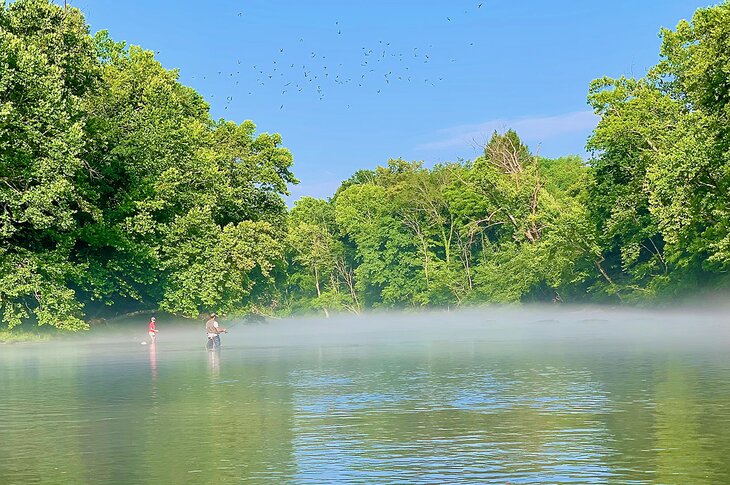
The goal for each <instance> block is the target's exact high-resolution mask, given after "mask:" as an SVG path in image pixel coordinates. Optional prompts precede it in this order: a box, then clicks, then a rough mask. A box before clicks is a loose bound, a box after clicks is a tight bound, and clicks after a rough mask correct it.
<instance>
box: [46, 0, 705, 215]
mask: <svg viewBox="0 0 730 485" xmlns="http://www.w3.org/2000/svg"><path fill="white" fill-rule="evenodd" d="M57 1H58V0H57ZM70 3H71V4H72V5H74V6H76V7H79V8H81V10H82V11H83V12H84V13H85V14H86V18H87V21H88V22H89V24H90V26H91V29H92V31H93V32H96V31H97V30H100V29H107V30H109V31H110V33H111V35H112V37H113V38H114V39H115V40H124V41H126V42H127V43H130V44H136V45H141V46H143V47H144V48H147V49H150V50H154V51H155V52H158V54H157V58H158V59H159V60H160V61H161V62H162V64H163V65H164V66H165V67H167V68H177V69H179V70H180V79H181V81H182V82H183V83H184V84H187V85H189V86H192V87H193V88H195V89H196V90H197V91H198V92H200V93H201V94H203V95H204V96H205V98H206V99H207V100H208V101H209V103H210V105H211V111H212V114H213V116H214V117H215V118H219V117H225V118H227V119H232V120H234V121H238V122H240V121H243V120H246V119H251V120H253V121H254V122H255V123H256V124H257V126H258V129H259V131H260V132H265V131H267V132H277V133H281V135H282V136H283V139H284V145H285V146H287V147H288V148H289V149H290V150H291V151H292V152H293V154H294V160H295V165H294V172H295V174H296V176H297V177H298V178H299V179H300V181H301V184H300V185H298V186H295V187H293V188H292V190H291V191H292V197H291V198H290V202H291V201H292V200H294V199H296V198H298V197H301V196H303V195H311V196H315V197H327V196H330V195H331V194H332V193H333V192H334V190H335V189H336V188H337V186H338V185H339V183H340V182H341V181H342V180H344V179H346V178H348V177H349V176H350V175H351V174H352V173H353V172H354V171H355V170H357V169H361V168H374V167H375V166H377V165H383V164H385V163H386V162H387V160H388V159H389V158H398V157H402V158H405V159H408V160H423V161H424V162H425V163H426V165H427V166H430V165H433V164H434V163H437V162H439V161H451V160H456V159H458V158H459V157H461V158H473V157H474V156H475V155H476V150H475V148H474V147H475V145H478V144H480V143H483V142H484V141H485V139H486V137H488V136H489V134H491V132H492V131H493V130H495V129H497V130H502V129H506V128H515V129H516V130H517V131H518V133H519V134H520V136H522V138H523V139H524V140H526V141H527V142H528V144H530V146H531V148H532V149H533V151H534V150H535V149H536V148H537V145H538V144H540V154H541V155H544V156H548V157H556V156H560V155H567V154H573V153H576V154H582V155H584V154H585V151H584V146H585V140H586V137H587V136H588V134H589V133H590V131H591V129H592V128H593V126H595V117H594V116H593V115H592V113H590V111H589V108H588V106H587V105H586V92H587V89H588V83H589V82H590V81H591V80H592V79H595V78H597V77H601V76H604V75H607V76H613V77H616V76H621V75H628V76H630V75H634V76H641V75H643V74H644V73H645V72H646V70H647V68H649V67H650V66H652V65H654V64H655V63H656V62H657V59H658V49H659V43H660V40H659V37H658V32H659V29H660V28H661V27H670V28H674V26H676V24H677V22H678V21H679V20H680V19H683V18H686V19H689V18H691V16H692V13H693V12H694V11H695V10H696V9H697V8H698V7H703V6H707V5H710V4H712V3H714V2H708V1H701V0H613V1H591V0H581V1H578V0H552V1H538V0H523V1H518V0H468V1H464V0H454V1H447V0H443V1H430V0H418V1H416V0H401V1H397V0H388V1H386V0H368V1H365V0H363V1H345V0H341V1H335V0H298V1H281V0H279V1H277V0H238V1H232V0H215V1H210V2H192V1H187V0H174V1H173V0H155V1H150V0H127V1H119V0H113V1H112V0H72V1H71V2H70ZM480 5H481V6H480ZM292 65H293V67H292ZM254 66H256V67H254ZM314 76H316V78H315V77H314Z"/></svg>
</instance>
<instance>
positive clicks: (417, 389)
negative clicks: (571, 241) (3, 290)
mask: <svg viewBox="0 0 730 485" xmlns="http://www.w3.org/2000/svg"><path fill="white" fill-rule="evenodd" d="M232 323H235V322H225V321H224V322H223V325H224V326H225V325H228V326H231V324H232ZM157 328H158V329H159V330H160V333H159V336H158V340H157V342H156V344H154V345H148V344H146V340H147V335H146V330H147V327H146V322H145V321H144V320H143V319H142V320H141V321H140V322H139V325H126V326H120V327H116V328H112V329H107V330H95V331H93V332H91V333H90V334H87V335H82V336H78V337H74V338H73V339H68V340H63V341H60V342H52V343H42V344H22V345H5V346H2V347H0V390H1V391H2V393H1V394H0V437H1V438H0V483H3V484H15V483H53V484H59V483H69V484H78V483H120V484H122V483H124V484H127V483H239V482H241V481H253V482H260V483H283V482H290V483H332V482H357V483H392V482H399V483H404V482H408V483H454V482H478V483H507V482H509V483H535V482H549V483H555V482H576V483H605V482H615V483H657V482H659V483H693V484H696V483H720V482H722V481H724V480H726V477H727V476H730V464H729V463H728V460H727V450H728V449H730V353H729V352H728V350H729V349H730V318H729V317H728V312H727V311H725V310H717V311H714V310H709V309H703V310H698V309H693V310H691V311H679V310H671V311H670V310H667V311H663V312H654V311H648V310H645V311H641V310H613V309H602V308H569V307H568V308H561V309H557V308H556V307H542V308H536V307H533V308H522V309H507V308H503V309H482V310H478V311H477V310H475V311H470V312H458V313H456V312H451V313H421V314H373V315H367V316H361V317H357V318H333V319H330V320H323V319H297V320H282V321H273V322H271V323H269V324H265V325H243V324H240V325H233V326H231V329H230V332H229V333H228V334H226V335H223V337H222V340H223V348H222V350H221V351H220V352H209V351H206V350H205V334H204V331H203V326H202V323H201V324H200V325H199V326H195V327H191V326H190V325H183V324H175V323H173V322H171V321H166V320H164V319H163V318H160V319H159V322H158V326H157ZM141 342H145V344H141Z"/></svg>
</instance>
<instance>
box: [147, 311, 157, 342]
mask: <svg viewBox="0 0 730 485" xmlns="http://www.w3.org/2000/svg"><path fill="white" fill-rule="evenodd" d="M157 332H159V330H157V328H156V327H155V317H152V318H150V331H149V333H150V341H151V342H152V343H155V336H156V335H157Z"/></svg>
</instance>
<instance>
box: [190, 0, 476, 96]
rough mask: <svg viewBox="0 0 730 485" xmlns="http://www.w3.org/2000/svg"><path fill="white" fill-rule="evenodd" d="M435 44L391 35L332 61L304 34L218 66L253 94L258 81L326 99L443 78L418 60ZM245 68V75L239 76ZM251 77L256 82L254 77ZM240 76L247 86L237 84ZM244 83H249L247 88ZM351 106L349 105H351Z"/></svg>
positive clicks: (337, 28)
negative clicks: (412, 43)
mask: <svg viewBox="0 0 730 485" xmlns="http://www.w3.org/2000/svg"><path fill="white" fill-rule="evenodd" d="M482 5H483V3H477V4H475V5H474V6H473V7H472V9H471V10H472V11H471V12H470V11H469V10H465V11H464V14H465V15H469V14H470V13H474V12H476V11H479V10H480V9H481V8H482ZM238 16H239V17H245V16H246V13H245V12H239V13H238ZM455 19H456V17H452V16H445V17H444V21H445V22H446V23H449V22H454V20H455ZM334 32H336V34H334ZM333 34H334V35H336V36H343V35H346V33H345V31H343V25H341V24H340V21H339V20H335V22H334V29H333ZM467 47H474V42H470V43H469V45H468V46H467ZM432 48H433V44H429V45H428V48H426V47H425V46H422V47H412V48H410V49H407V50H404V49H399V48H397V47H396V45H395V43H391V42H390V41H387V40H378V41H377V43H373V44H372V45H364V46H362V47H360V49H359V52H358V53H357V55H351V56H348V58H347V60H346V61H345V62H334V63H332V59H328V58H327V55H326V54H327V53H321V52H317V51H316V50H311V49H307V48H306V43H305V39H304V38H303V37H301V38H299V42H298V45H297V46H296V47H294V48H291V47H290V48H286V51H287V52H285V48H284V47H278V48H277V51H276V52H275V53H274V55H273V56H272V59H271V61H270V62H266V63H265V64H251V65H246V64H245V63H244V62H243V61H242V60H241V59H238V60H237V61H236V62H237V65H236V66H235V69H233V70H230V71H229V72H224V71H222V70H221V71H218V72H217V76H219V77H228V78H229V80H230V81H232V82H233V83H234V84H233V86H234V87H235V91H236V92H237V93H238V94H242V95H244V96H245V95H248V96H252V95H254V93H255V92H256V88H258V87H267V88H269V89H271V88H274V89H276V91H275V92H279V93H280V95H281V100H282V101H283V100H284V99H285V96H287V95H290V94H296V93H302V92H303V91H305V90H306V91H309V92H311V93H314V94H316V96H317V97H318V98H319V100H320V101H322V100H324V99H325V98H326V96H327V92H328V90H329V89H331V88H332V87H334V86H337V85H341V86H352V87H357V88H362V89H368V90H370V91H371V92H373V93H374V94H380V93H381V92H382V91H383V90H384V89H386V88H387V87H389V86H390V85H393V84H396V83H423V84H426V85H430V86H436V84H437V83H439V82H442V81H443V80H444V77H443V75H442V74H434V75H432V76H431V77H424V76H423V75H419V73H421V72H422V70H421V69H419V68H418V67H420V66H418V65H419V64H429V63H431V62H432V61H434V60H435V57H436V56H437V54H434V52H433V50H432ZM289 50H293V51H295V52H294V53H293V54H294V55H293V56H292V55H285V54H290V52H288V51H289ZM331 57H333V56H331ZM292 59H297V62H292ZM438 60H439V61H440V62H441V63H443V62H449V63H454V62H457V59H456V58H448V59H438ZM355 63H357V64H355ZM353 68H354V69H353ZM247 69H250V72H249V73H248V75H246V74H247V73H246V72H245V71H246V70H247ZM242 72H243V73H244V77H243V78H241V74H242ZM213 75H214V76H215V75H216V74H213ZM201 78H202V80H204V81H205V80H208V79H209V75H204V76H202V77H201ZM253 78H255V83H253V82H252V79H253ZM193 79H195V77H193ZM242 80H243V83H244V85H245V86H241V87H240V88H239V87H238V86H240V84H241V81H242ZM244 87H245V88H246V89H243V88H244ZM268 92H271V91H268ZM211 97H214V95H212V96H211ZM233 100H234V96H227V97H226V99H225V103H224V109H226V110H227V109H228V107H229V106H230V104H231V103H232V102H233ZM284 106H285V104H284V102H281V104H280V107H279V109H284ZM347 108H348V109H349V105H348V106H347Z"/></svg>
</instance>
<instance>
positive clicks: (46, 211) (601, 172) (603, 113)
mask: <svg viewBox="0 0 730 485" xmlns="http://www.w3.org/2000/svg"><path fill="white" fill-rule="evenodd" d="M661 37H662V45H661V50H660V53H659V61H658V63H657V64H656V66H654V67H653V68H651V69H650V70H649V72H647V73H646V75H645V76H644V77H642V78H640V79H635V78H623V77H622V78H620V79H610V78H602V79H598V80H595V81H594V82H593V83H592V84H591V85H590V86H589V90H588V102H589V104H590V105H591V106H592V108H593V109H594V111H595V112H596V113H597V114H598V115H599V116H600V121H599V123H598V126H597V127H596V129H595V130H594V131H593V133H592V135H591V136H590V138H589V139H588V140H587V147H588V149H589V150H590V152H591V154H592V155H591V157H590V158H589V159H588V160H583V159H581V158H580V157H576V156H566V157H562V158H557V159H548V158H544V157H541V156H539V153H538V152H537V151H536V150H533V149H531V147H527V146H525V145H524V144H523V142H522V141H521V140H520V138H519V134H518V133H515V132H514V131H506V132H504V133H494V134H492V135H491V139H490V140H489V142H488V143H486V145H485V146H484V147H483V153H482V154H481V155H480V156H479V157H477V158H476V159H474V160H468V161H458V162H453V163H446V164H441V165H437V166H435V167H432V168H427V167H424V166H423V164H422V163H420V162H414V161H406V160H401V159H394V160H389V161H388V162H387V164H386V165H385V166H382V167H378V168H376V169H375V170H360V171H358V172H356V173H355V174H354V175H353V176H352V177H351V178H350V179H348V180H346V181H344V182H343V183H342V185H341V186H340V188H339V189H338V190H337V191H336V193H335V194H333V196H332V197H331V198H329V199H328V200H319V199H313V198H307V197H305V198H303V199H301V200H299V201H297V202H296V203H295V204H294V207H293V208H292V209H291V210H288V209H287V207H286V204H285V202H284V199H283V196H285V195H286V194H287V190H288V186H289V185H290V184H294V183H297V180H296V179H295V177H294V175H293V173H292V171H291V167H292V164H293V160H294V157H293V155H292V154H291V153H290V151H289V150H287V149H286V148H284V147H283V146H282V139H281V137H280V136H279V135H272V134H266V133H263V134H258V133H257V132H256V127H255V125H254V124H253V123H252V122H250V121H246V122H243V123H241V124H237V123H234V122H230V121H225V120H214V119H213V118H212V117H211V115H210V112H209V106H208V104H207V103H206V101H205V100H204V99H203V98H202V97H201V96H200V95H199V94H198V93H196V92H195V91H194V90H193V89H191V88H189V87H186V86H184V85H182V84H181V83H180V82H179V80H178V73H177V71H175V70H167V69H165V68H163V67H162V65H161V64H160V63H159V62H158V61H156V60H155V57H154V55H153V53H152V52H151V51H147V50H144V49H143V48H141V47H137V46H128V45H126V44H125V43H120V42H115V41H114V40H112V39H111V38H110V37H109V36H108V34H107V33H106V32H104V31H102V32H99V33H97V34H95V35H91V34H90V32H89V28H88V26H87V25H86V23H85V20H84V18H83V15H82V14H81V12H80V11H79V10H77V9H74V8H70V7H69V8H63V7H60V6H56V5H54V4H52V3H50V2H49V1H48V0H18V1H16V2H13V3H11V4H5V3H2V4H0V181H1V182H2V183H0V204H1V205H2V213H1V214H0V309H1V311H2V315H1V316H0V318H1V319H2V325H0V326H4V327H6V328H13V327H15V326H17V325H19V324H20V323H22V322H25V321H27V322H31V323H37V324H39V325H52V326H55V327H58V328H62V329H68V330H76V329H83V328H87V327H88V323H87V322H88V321H90V320H91V319H93V318H100V317H105V316H111V315H115V314H120V313H125V312H131V311H140V310H155V311H156V310H159V311H165V312H170V313H173V314H177V315H184V316H190V317H195V316H197V315H199V314H200V313H202V312H206V311H211V310H216V311H219V312H224V313H228V314H242V313H246V312H258V313H278V314H292V313H301V312H322V313H323V314H327V315H328V314H330V313H332V312H343V311H350V312H361V311H364V310H367V309H371V308H378V307H394V308H403V307H424V306H438V307H453V306H459V305H468V304H475V303H483V302H530V301H542V302H556V303H560V302H565V303H574V302H615V303H618V302H644V301H657V300H661V299H669V298H677V297H678V296H686V295H691V294H694V293H696V292H697V291H703V290H710V289H714V290H717V289H721V288H723V287H725V286H727V285H728V284H729V283H730V278H729V277H728V270H729V269H730V191H729V189H730V3H728V2H725V3H722V4H720V5H718V6H715V7H711V8H706V9H701V10H698V11H697V12H696V13H695V14H694V16H693V18H692V21H691V22H685V21H682V22H680V23H679V24H678V25H677V27H676V29H674V30H663V31H662V32H661ZM533 148H534V147H533ZM374 162H375V163H376V162H377V161H374Z"/></svg>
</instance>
